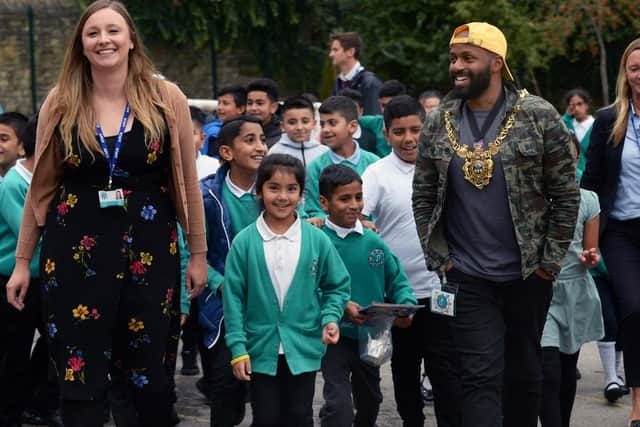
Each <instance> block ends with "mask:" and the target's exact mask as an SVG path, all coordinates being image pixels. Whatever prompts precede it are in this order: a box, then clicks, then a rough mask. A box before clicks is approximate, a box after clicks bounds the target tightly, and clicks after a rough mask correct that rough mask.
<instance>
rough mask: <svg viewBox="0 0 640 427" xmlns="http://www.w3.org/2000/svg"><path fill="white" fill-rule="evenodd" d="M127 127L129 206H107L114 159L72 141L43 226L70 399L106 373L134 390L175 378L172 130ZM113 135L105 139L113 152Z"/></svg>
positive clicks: (85, 395)
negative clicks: (161, 134)
mask: <svg viewBox="0 0 640 427" xmlns="http://www.w3.org/2000/svg"><path fill="white" fill-rule="evenodd" d="M165 134H166V135H167V137H166V142H167V143H165V141H160V140H154V141H151V142H150V143H145V141H144V128H143V127H142V125H141V124H140V122H138V121H137V120H134V122H133V126H132V129H131V130H130V131H129V132H126V133H125V134H124V138H123V142H122V147H121V151H120V156H119V158H118V161H117V164H116V169H115V172H114V177H113V187H114V188H122V189H123V190H124V191H123V193H124V207H108V208H100V205H99V202H98V191H99V190H102V189H105V187H106V184H107V181H108V175H109V168H108V164H107V160H106V159H105V157H104V156H102V155H100V154H94V156H93V157H92V156H91V154H90V153H89V152H88V151H87V150H86V149H84V148H81V146H80V144H78V143H77V142H76V143H75V144H74V152H73V155H72V156H70V157H69V158H68V160H67V161H66V162H65V164H64V173H63V178H62V185H61V186H60V189H59V191H58V193H57V195H56V196H55V198H54V200H53V202H52V204H51V206H50V209H49V212H48V216H47V220H46V225H45V228H44V231H43V238H42V252H41V257H40V259H41V261H40V263H41V267H40V269H41V277H42V278H43V279H42V280H43V292H44V305H45V315H46V322H47V328H48V333H49V339H50V343H51V344H50V350H51V354H52V357H53V359H54V361H55V364H56V367H57V370H58V377H59V381H60V384H61V395H62V398H63V399H73V400H76V399H77V400H85V399H86V400H93V399H102V398H103V397H104V393H105V388H106V386H107V374H108V373H109V374H110V376H111V378H112V379H113V378H116V377H117V378H120V379H122V380H123V381H126V382H128V383H129V385H130V386H131V387H132V389H133V390H134V391H135V392H137V393H145V392H147V391H149V392H159V391H164V390H166V389H167V387H168V385H169V381H170V377H169V375H168V371H167V368H166V365H171V364H172V362H173V361H174V360H175V353H176V350H177V338H178V333H179V299H180V295H179V292H180V287H179V284H180V280H179V274H180V273H179V270H180V265H179V258H178V244H177V241H178V234H177V229H176V214H175V209H174V207H173V204H172V203H171V200H170V198H169V195H168V192H167V185H168V177H169V176H170V158H169V153H170V150H169V144H168V141H169V138H168V131H166V133H165ZM115 140H116V137H115V136H114V137H107V138H106V142H107V145H108V147H109V149H110V153H113V148H114V145H115Z"/></svg>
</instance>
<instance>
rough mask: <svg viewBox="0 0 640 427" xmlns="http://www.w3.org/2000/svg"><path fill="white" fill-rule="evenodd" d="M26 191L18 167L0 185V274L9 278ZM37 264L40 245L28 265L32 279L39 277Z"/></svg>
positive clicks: (14, 256) (14, 262)
mask: <svg viewBox="0 0 640 427" xmlns="http://www.w3.org/2000/svg"><path fill="white" fill-rule="evenodd" d="M25 171H26V169H25ZM28 189H29V183H28V182H27V181H26V179H25V178H24V177H23V176H22V175H21V174H20V173H19V172H18V166H14V167H12V168H11V169H9V172H7V174H6V175H5V177H4V180H2V183H1V184H0V274H2V275H3V276H7V277H8V276H11V273H12V272H13V268H14V267H15V266H16V245H17V244H18V234H19V233H20V222H21V221H22V211H23V209H24V200H25V197H26V195H27V190H28ZM39 262H40V244H38V247H37V248H36V251H35V253H34V254H33V258H31V262H30V263H29V270H30V271H31V278H32V279H35V278H37V277H40V268H39Z"/></svg>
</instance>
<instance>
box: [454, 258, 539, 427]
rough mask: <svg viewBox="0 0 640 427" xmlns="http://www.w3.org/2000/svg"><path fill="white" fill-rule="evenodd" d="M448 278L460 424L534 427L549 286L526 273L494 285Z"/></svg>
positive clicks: (461, 276) (456, 274)
mask: <svg viewBox="0 0 640 427" xmlns="http://www.w3.org/2000/svg"><path fill="white" fill-rule="evenodd" d="M448 278H449V281H450V282H451V283H452V284H457V285H458V291H457V298H456V300H457V305H456V316H455V317H454V318H453V322H452V336H453V341H454V346H455V350H456V352H457V353H458V358H459V361H460V366H461V375H460V376H461V382H462V399H461V414H462V424H461V425H462V426H464V427H471V426H473V427H512V426H514V427H515V426H518V427H536V426H537V423H538V412H539V408H540V399H541V392H542V349H541V347H540V339H541V337H542V330H543V328H544V323H545V320H546V316H547V311H548V310H549V304H550V302H551V296H552V282H551V281H547V280H544V279H542V278H540V277H538V276H537V275H535V274H532V275H531V276H530V277H528V278H526V279H525V280H514V281H510V282H505V283H496V282H491V281H487V280H483V279H479V278H475V277H471V276H468V275H466V274H464V273H462V272H460V271H458V270H456V269H453V270H452V271H450V272H449V273H448Z"/></svg>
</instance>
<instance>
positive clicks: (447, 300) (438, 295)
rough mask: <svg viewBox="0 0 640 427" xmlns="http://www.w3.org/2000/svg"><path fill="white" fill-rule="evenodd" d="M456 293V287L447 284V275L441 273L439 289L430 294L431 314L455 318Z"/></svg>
mask: <svg viewBox="0 0 640 427" xmlns="http://www.w3.org/2000/svg"><path fill="white" fill-rule="evenodd" d="M457 293H458V287H457V286H455V285H452V284H449V283H447V273H445V272H444V271H443V272H442V286H441V289H434V290H433V291H432V292H431V307H430V308H431V312H432V313H437V314H442V315H443V316H449V317H455V315H456V294H457Z"/></svg>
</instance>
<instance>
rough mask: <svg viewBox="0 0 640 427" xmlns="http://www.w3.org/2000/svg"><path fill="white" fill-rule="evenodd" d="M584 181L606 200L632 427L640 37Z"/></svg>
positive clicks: (601, 120)
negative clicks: (630, 396) (630, 395)
mask: <svg viewBox="0 0 640 427" xmlns="http://www.w3.org/2000/svg"><path fill="white" fill-rule="evenodd" d="M581 185H582V187H583V188H585V189H587V190H592V191H595V192H596V193H597V194H598V197H599V199H600V208H601V213H600V233H601V242H602V243H601V249H602V255H603V257H604V260H605V262H606V264H607V268H608V270H609V276H610V279H611V284H612V291H613V294H614V297H615V300H616V303H617V308H618V328H619V336H620V338H621V341H622V350H623V355H624V368H625V376H626V382H627V385H628V386H629V387H630V388H631V390H632V402H633V404H632V408H631V414H630V417H629V425H630V426H631V427H640V339H639V338H638V332H637V331H638V330H639V329H640V282H638V277H640V38H639V39H635V40H634V41H632V42H631V43H629V45H628V46H627V48H626V49H625V51H624V53H623V55H622V59H621V60H620V68H619V71H618V80H617V85H616V100H615V102H614V103H613V105H611V106H609V107H607V108H604V109H602V110H600V111H599V112H598V115H597V117H596V120H595V122H594V124H593V129H592V132H591V144H590V145H589V149H588V151H587V167H586V169H585V171H584V174H583V176H582V181H581Z"/></svg>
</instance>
